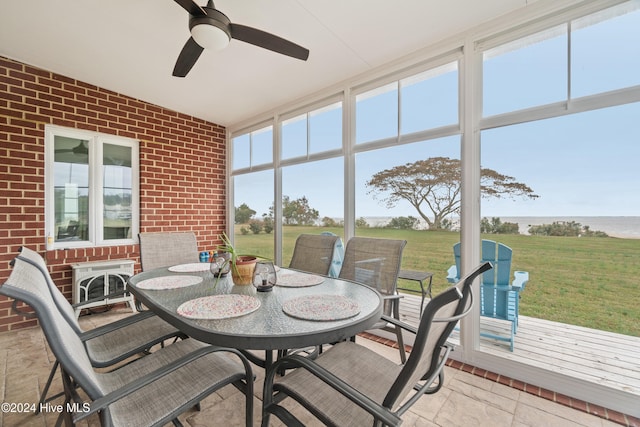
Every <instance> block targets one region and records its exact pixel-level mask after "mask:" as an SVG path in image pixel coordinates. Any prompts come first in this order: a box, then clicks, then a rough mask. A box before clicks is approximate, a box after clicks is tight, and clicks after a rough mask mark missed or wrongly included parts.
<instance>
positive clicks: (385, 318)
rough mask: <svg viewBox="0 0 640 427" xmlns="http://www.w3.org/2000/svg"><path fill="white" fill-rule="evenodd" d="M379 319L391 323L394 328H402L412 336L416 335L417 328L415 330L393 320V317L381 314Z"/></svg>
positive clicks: (406, 324)
mask: <svg viewBox="0 0 640 427" xmlns="http://www.w3.org/2000/svg"><path fill="white" fill-rule="evenodd" d="M380 319H382V320H384V321H385V322H388V323H391V324H393V325H394V326H397V327H399V328H402V329H404V330H405V331H407V332H410V333H412V334H414V335H415V334H417V333H418V328H416V327H414V326H411V325H409V324H408V323H404V322H401V321H400V320H398V319H394V318H393V317H389V316H385V315H384V314H383V315H382V317H380Z"/></svg>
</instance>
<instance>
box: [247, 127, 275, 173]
mask: <svg viewBox="0 0 640 427" xmlns="http://www.w3.org/2000/svg"><path fill="white" fill-rule="evenodd" d="M272 162H273V128H272V127H271V126H269V127H267V128H264V129H260V130H259V131H256V132H253V133H251V165H252V166H255V165H263V164H265V163H272Z"/></svg>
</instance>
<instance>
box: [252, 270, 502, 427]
mask: <svg viewBox="0 0 640 427" xmlns="http://www.w3.org/2000/svg"><path fill="white" fill-rule="evenodd" d="M490 268H491V264H490V263H484V264H482V265H480V266H478V267H477V268H476V269H474V270H473V271H472V272H471V273H470V274H469V275H468V276H466V277H465V278H464V279H463V280H462V281H460V282H459V283H458V284H457V285H455V286H452V287H450V288H449V289H447V290H446V291H444V292H442V293H441V294H439V295H437V296H436V297H434V298H433V299H431V300H430V301H429V302H428V303H427V306H426V307H425V309H424V314H423V316H422V318H421V319H420V324H419V327H418V329H417V330H416V328H414V327H412V326H409V325H406V324H403V323H402V322H398V321H396V320H395V319H392V318H387V321H389V322H393V323H396V324H397V325H399V326H401V327H403V328H404V329H406V330H407V331H409V332H411V333H414V334H416V335H415V341H414V344H413V349H412V351H411V353H410V354H409V358H408V360H407V362H406V363H405V364H404V365H398V364H396V363H394V362H392V361H391V360H389V359H387V358H385V357H384V356H382V355H380V354H378V353H376V352H375V351H373V350H371V349H369V348H367V347H364V346H361V345H358V344H356V343H353V342H350V341H347V342H341V343H338V344H336V345H334V346H333V347H332V348H330V349H329V350H327V351H325V352H324V353H322V354H321V355H320V356H318V358H317V359H316V360H311V359H308V358H304V357H301V356H299V355H290V356H287V357H284V358H282V359H280V360H278V361H277V362H276V363H275V364H274V366H273V367H272V369H271V370H269V372H267V375H266V377H265V381H264V390H263V406H262V426H263V427H266V426H267V425H268V424H269V418H270V415H271V414H274V415H276V416H277V417H278V418H279V419H280V420H281V421H283V422H284V423H285V424H286V425H290V426H302V425H303V424H302V422H301V421H299V420H298V419H297V418H296V417H295V416H294V415H293V414H292V413H291V412H289V411H288V410H287V409H285V408H284V407H283V406H282V405H281V403H282V402H283V401H285V400H286V399H287V398H291V399H294V400H296V401H297V402H298V403H299V404H300V405H302V406H303V407H304V408H306V409H307V410H308V411H309V412H311V414H313V415H314V416H315V417H316V418H318V419H319V420H320V421H321V422H322V423H324V424H325V425H329V426H367V425H369V426H371V425H385V426H387V425H388V426H395V425H399V424H400V423H401V422H402V419H401V417H402V415H403V414H404V413H405V412H406V411H407V410H408V409H409V408H410V407H411V406H412V405H413V404H414V403H415V402H416V401H418V399H420V398H421V397H422V395H423V394H433V393H435V392H437V391H438V390H439V389H440V387H441V386H442V384H443V380H444V375H443V373H444V370H443V369H444V366H445V363H446V361H447V358H448V355H449V353H450V351H451V350H452V348H451V346H450V345H448V344H447V342H446V341H447V339H448V337H449V335H450V334H451V331H452V330H453V328H454V326H455V324H456V323H457V321H458V320H459V319H461V318H462V317H464V316H465V315H467V314H468V313H469V311H470V310H471V307H472V305H473V295H472V286H471V285H472V283H473V281H474V279H475V278H476V277H477V276H478V275H479V274H481V273H482V272H484V271H487V270H489V269H490ZM280 369H286V370H288V373H287V375H285V376H283V377H277V372H278V371H279V370H280ZM412 392H414V394H413V395H412V396H411V395H410V394H411V393H412Z"/></svg>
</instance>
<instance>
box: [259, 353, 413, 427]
mask: <svg viewBox="0 0 640 427" xmlns="http://www.w3.org/2000/svg"><path fill="white" fill-rule="evenodd" d="M294 368H302V369H306V370H307V371H309V372H311V373H312V374H313V375H315V376H316V377H318V378H319V379H320V380H322V381H323V382H324V383H326V384H327V385H329V386H330V387H331V388H333V389H334V390H336V391H337V392H338V393H340V394H342V395H343V396H345V397H346V398H347V399H349V400H351V401H352V402H353V403H355V404H356V405H358V406H360V407H361V408H363V409H364V410H365V411H367V412H368V413H370V414H372V415H374V417H375V418H376V419H378V420H381V421H382V424H383V425H399V423H400V422H401V419H400V417H399V416H398V415H396V414H394V413H393V412H391V410H390V409H389V408H386V407H384V406H382V405H380V404H379V403H377V402H376V401H374V400H373V399H371V398H369V397H368V396H366V395H364V394H362V393H361V392H360V391H358V390H357V389H355V388H353V387H352V386H351V385H349V384H348V383H346V382H345V381H343V380H342V379H340V378H338V377H337V376H336V375H334V374H333V373H331V372H330V371H328V370H326V369H325V368H323V367H322V366H320V365H318V364H317V363H316V362H314V361H313V360H311V359H309V358H308V357H303V356H299V355H296V354H294V355H290V356H286V357H283V358H282V359H280V360H278V361H277V362H276V363H275V364H274V365H273V367H272V369H270V370H269V375H268V377H267V378H265V383H266V386H265V390H266V389H267V387H268V388H269V389H271V390H272V389H273V385H274V384H273V378H274V375H275V374H277V373H278V372H281V370H289V369H294ZM276 385H277V384H276Z"/></svg>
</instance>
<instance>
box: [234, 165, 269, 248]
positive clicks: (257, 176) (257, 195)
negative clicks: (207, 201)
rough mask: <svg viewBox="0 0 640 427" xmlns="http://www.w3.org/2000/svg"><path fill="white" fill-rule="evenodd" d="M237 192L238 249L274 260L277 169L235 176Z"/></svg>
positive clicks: (235, 239)
mask: <svg viewBox="0 0 640 427" xmlns="http://www.w3.org/2000/svg"><path fill="white" fill-rule="evenodd" d="M233 193H234V194H233V200H234V205H235V206H234V207H235V226H234V230H235V231H234V234H235V236H234V241H235V246H236V249H237V250H238V251H239V252H240V253H241V254H253V255H260V256H263V257H266V258H269V259H273V170H266V171H261V172H255V173H249V174H243V175H237V176H235V177H233Z"/></svg>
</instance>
